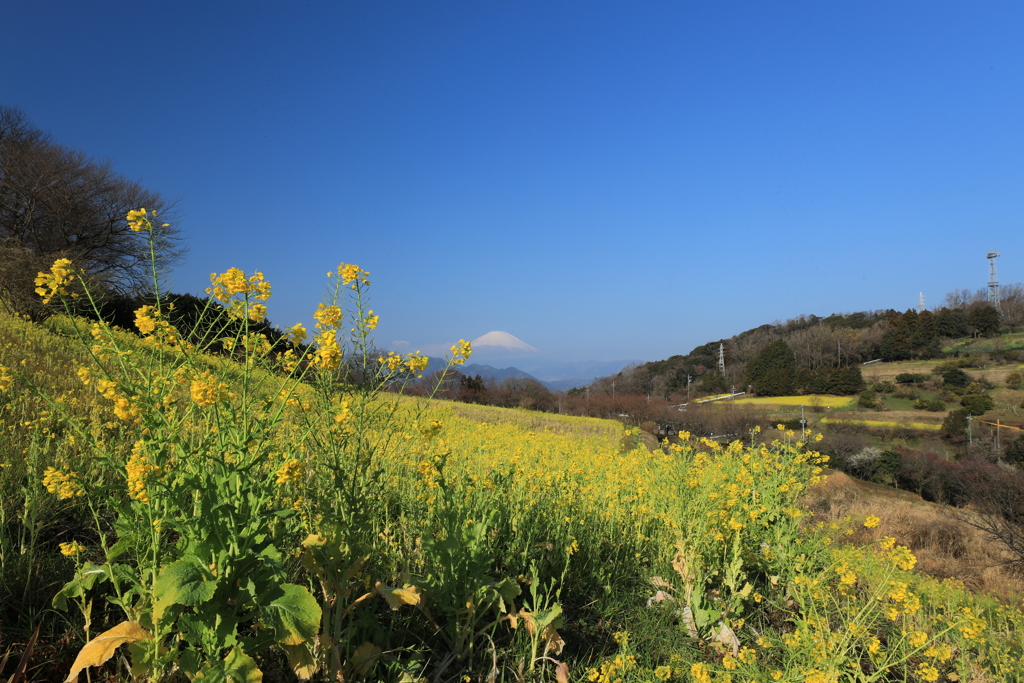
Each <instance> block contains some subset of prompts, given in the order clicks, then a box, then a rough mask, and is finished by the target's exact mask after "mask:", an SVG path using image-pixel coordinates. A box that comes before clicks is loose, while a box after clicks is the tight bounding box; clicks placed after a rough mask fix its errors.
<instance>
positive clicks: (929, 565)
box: [806, 471, 1024, 603]
mask: <svg viewBox="0 0 1024 683" xmlns="http://www.w3.org/2000/svg"><path fill="white" fill-rule="evenodd" d="M806 502H807V505H808V506H809V507H810V509H811V510H812V512H814V518H815V520H817V521H823V522H841V521H842V519H843V518H844V517H846V516H847V515H849V516H852V517H853V518H854V520H855V521H856V520H862V519H863V518H865V517H867V516H868V515H875V516H876V517H879V518H880V519H881V520H882V521H881V523H880V524H879V525H878V526H877V527H875V528H874V529H866V528H864V527H863V526H861V525H860V524H856V525H855V527H854V529H855V531H854V533H853V535H852V536H848V537H844V538H845V539H846V540H847V541H848V542H850V543H853V544H855V545H866V544H868V543H871V542H872V541H875V540H878V539H879V538H881V537H882V536H891V537H893V538H895V539H896V541H897V543H899V544H900V545H905V546H907V547H909V548H910V549H911V550H912V551H913V553H914V555H916V556H917V568H918V570H919V571H922V572H924V573H926V574H930V575H932V576H935V577H937V578H940V579H944V578H950V577H953V578H956V579H959V580H961V581H963V582H964V585H965V586H967V588H969V589H970V590H972V591H975V592H984V593H990V594H992V595H995V596H997V597H999V598H1001V599H1004V600H1007V601H1012V602H1014V603H1016V602H1019V601H1020V600H1021V598H1022V596H1024V575H1022V573H1021V572H1020V571H1019V570H1013V569H1011V568H1009V567H1008V566H1007V565H1006V562H1007V560H1009V559H1011V558H1012V555H1010V554H1009V553H1008V551H1007V550H1006V549H1005V548H1004V547H1003V546H1002V544H1000V543H998V542H996V541H995V540H993V539H992V538H990V537H989V536H987V535H985V534H984V533H983V532H981V531H979V530H978V529H975V528H974V527H972V526H970V525H968V524H965V523H964V522H961V521H959V520H957V519H953V518H952V517H950V516H949V515H947V514H945V512H943V509H942V506H940V505H936V504H934V503H928V502H926V501H924V500H922V499H921V498H920V497H918V496H915V495H914V494H912V493H908V492H906V491H898V490H896V489H892V488H889V487H887V486H880V485H877V484H870V483H867V482H862V481H858V480H856V479H853V478H851V477H848V476H847V475H845V474H843V473H842V472H833V471H829V472H828V477H827V478H826V479H825V481H824V482H823V483H821V484H818V485H817V486H815V487H814V488H812V489H811V490H810V491H809V492H808V495H807V501H806Z"/></svg>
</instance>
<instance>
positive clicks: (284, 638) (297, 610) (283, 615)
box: [262, 583, 321, 645]
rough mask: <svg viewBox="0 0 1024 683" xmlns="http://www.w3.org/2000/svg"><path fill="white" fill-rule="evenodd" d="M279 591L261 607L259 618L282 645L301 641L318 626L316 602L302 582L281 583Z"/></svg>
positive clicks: (318, 613)
mask: <svg viewBox="0 0 1024 683" xmlns="http://www.w3.org/2000/svg"><path fill="white" fill-rule="evenodd" d="M281 591H282V593H281V595H279V596H278V597H276V598H275V599H274V600H273V601H271V602H270V604H268V605H266V606H264V607H263V609H262V612H263V621H264V623H265V624H266V625H267V626H269V627H270V628H272V629H273V630H274V640H275V641H277V642H278V643H281V644H282V645H301V644H302V643H304V642H306V641H307V640H309V639H310V638H312V637H313V636H315V635H316V633H317V631H318V630H319V628H320V616H321V611H320V605H319V604H318V603H317V601H316V598H314V597H313V596H312V594H310V592H309V591H308V590H307V589H306V588H304V587H303V586H297V585H295V584H293V583H286V584H282V586H281Z"/></svg>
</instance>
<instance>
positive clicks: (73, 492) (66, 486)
mask: <svg viewBox="0 0 1024 683" xmlns="http://www.w3.org/2000/svg"><path fill="white" fill-rule="evenodd" d="M43 486H44V487H45V488H46V490H47V491H49V492H50V493H55V494H57V498H59V499H61V500H67V499H69V498H75V497H77V496H84V495H85V490H84V489H83V488H82V486H81V484H79V483H78V474H77V473H76V472H62V471H60V470H58V469H56V468H55V467H47V468H46V470H45V471H44V472H43Z"/></svg>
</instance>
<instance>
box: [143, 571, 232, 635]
mask: <svg viewBox="0 0 1024 683" xmlns="http://www.w3.org/2000/svg"><path fill="white" fill-rule="evenodd" d="M216 589H217V580H216V577H214V576H213V574H211V573H210V572H209V570H207V569H206V568H205V567H201V566H200V565H199V564H198V563H197V562H195V561H190V560H178V561H177V562H173V563H171V564H170V565H168V566H166V567H164V569H163V571H162V572H160V576H158V577H157V579H156V586H155V587H154V590H153V597H154V598H155V599H154V602H153V619H154V621H156V623H160V619H161V618H162V617H163V614H164V612H165V611H167V609H168V608H169V607H171V606H173V605H200V604H202V603H204V602H206V601H207V600H209V599H210V598H212V597H213V594H214V592H215V591H216Z"/></svg>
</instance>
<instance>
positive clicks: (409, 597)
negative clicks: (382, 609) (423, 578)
mask: <svg viewBox="0 0 1024 683" xmlns="http://www.w3.org/2000/svg"><path fill="white" fill-rule="evenodd" d="M376 587H377V591H378V592H379V593H380V595H381V597H382V598H384V599H385V600H387V601H388V605H390V606H391V609H393V610H397V609H399V608H401V607H402V605H418V604H420V602H421V600H422V599H423V591H421V590H420V589H419V588H417V587H416V586H406V587H405V588H392V587H391V586H388V585H386V584H383V583H381V582H380V581H378V582H377V584H376Z"/></svg>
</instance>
